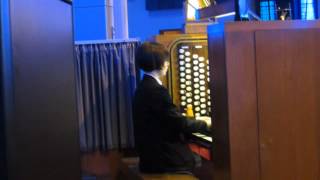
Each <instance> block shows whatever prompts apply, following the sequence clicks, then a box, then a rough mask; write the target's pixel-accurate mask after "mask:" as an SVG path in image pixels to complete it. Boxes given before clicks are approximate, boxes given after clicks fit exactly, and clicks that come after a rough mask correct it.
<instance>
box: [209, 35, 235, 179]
mask: <svg viewBox="0 0 320 180" xmlns="http://www.w3.org/2000/svg"><path fill="white" fill-rule="evenodd" d="M208 38H209V41H208V54H209V61H210V63H209V65H210V79H211V82H212V83H211V87H210V91H211V100H212V104H214V105H213V106H211V112H212V122H214V125H213V126H212V130H213V132H214V135H213V137H214V138H213V150H212V152H213V154H212V157H213V162H214V179H219V180H227V179H230V173H229V172H230V142H229V121H228V118H229V117H228V97H227V96H228V94H227V76H226V63H225V58H226V57H225V42H224V34H223V32H222V31H216V32H214V33H210V34H209V35H208Z"/></svg>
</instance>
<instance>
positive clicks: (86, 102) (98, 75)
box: [75, 42, 138, 152]
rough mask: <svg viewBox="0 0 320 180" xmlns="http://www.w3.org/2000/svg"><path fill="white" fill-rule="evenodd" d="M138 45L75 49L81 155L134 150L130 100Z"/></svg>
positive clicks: (111, 44)
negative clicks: (97, 151)
mask: <svg viewBox="0 0 320 180" xmlns="http://www.w3.org/2000/svg"><path fill="white" fill-rule="evenodd" d="M137 45H138V42H123V43H107V44H88V45H76V46H75V52H76V72H77V95H78V96H77V98H78V111H79V128H80V132H79V133H80V144H81V151H83V152H90V151H95V150H100V151H106V150H110V149H123V148H132V147H133V146H134V137H133V122H132V111H131V104H132V97H133V93H134V90H135V88H136V68H135V63H134V62H135V59H134V54H135V50H136V47H137Z"/></svg>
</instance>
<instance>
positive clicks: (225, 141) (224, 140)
mask: <svg viewBox="0 0 320 180" xmlns="http://www.w3.org/2000/svg"><path fill="white" fill-rule="evenodd" d="M208 39H209V42H208V46H209V59H210V72H211V75H210V76H211V79H212V80H213V83H212V86H211V92H213V94H212V97H211V99H213V103H214V104H215V106H214V107H213V108H214V109H212V112H213V124H214V126H213V128H214V135H213V137H215V139H214V148H213V151H214V152H213V161H214V163H215V167H214V169H215V176H216V177H215V179H218V180H227V179H232V180H293V179H295V180H316V179H319V178H320V131H319V130H318V129H319V128H320V70H319V68H320V49H319V42H320V22H319V21H285V22H280V21H279V22H278V21H275V22H236V23H229V24H219V25H212V26H210V27H209V28H208Z"/></svg>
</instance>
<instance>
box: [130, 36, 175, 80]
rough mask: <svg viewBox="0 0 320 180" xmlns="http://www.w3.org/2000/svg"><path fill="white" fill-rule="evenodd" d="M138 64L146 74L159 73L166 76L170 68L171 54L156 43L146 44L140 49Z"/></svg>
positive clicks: (138, 50)
mask: <svg viewBox="0 0 320 180" xmlns="http://www.w3.org/2000/svg"><path fill="white" fill-rule="evenodd" d="M136 63H137V65H138V67H139V68H140V69H142V70H143V71H145V72H153V71H159V75H161V76H164V75H166V73H167V71H168V67H169V52H168V51H167V50H166V48H165V47H164V46H163V45H161V44H159V43H155V42H145V43H143V44H142V45H141V46H140V47H138V49H137V52H136Z"/></svg>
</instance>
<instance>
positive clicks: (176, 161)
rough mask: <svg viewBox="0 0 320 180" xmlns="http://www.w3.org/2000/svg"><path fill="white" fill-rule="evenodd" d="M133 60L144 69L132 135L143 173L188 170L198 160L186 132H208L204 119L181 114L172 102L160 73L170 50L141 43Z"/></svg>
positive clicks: (164, 70)
mask: <svg viewBox="0 0 320 180" xmlns="http://www.w3.org/2000/svg"><path fill="white" fill-rule="evenodd" d="M136 63H137V65H138V67H139V68H140V69H141V70H143V71H144V76H143V79H142V81H141V82H140V84H139V86H138V88H137V90H136V92H135V95H134V100H133V122H134V135H135V143H136V147H137V151H138V154H139V157H140V164H139V166H140V171H141V172H142V173H177V172H191V171H192V170H193V169H194V167H195V166H196V164H197V159H200V158H199V157H197V155H195V154H194V153H193V152H192V151H191V150H190V148H189V146H188V143H187V142H186V140H185V136H186V135H190V134H192V133H195V132H199V133H207V132H208V131H209V129H210V127H209V126H208V125H207V124H206V122H205V121H201V120H195V119H191V118H187V117H185V116H183V115H182V114H181V113H180V112H179V111H178V108H177V107H176V106H175V105H174V104H173V101H172V98H171V97H170V95H169V92H168V90H167V89H166V88H165V87H164V86H162V82H161V80H160V77H161V76H165V75H166V73H167V71H168V67H169V53H168V51H167V50H166V49H165V47H164V46H162V45H161V44H158V43H153V42H146V43H143V44H142V45H141V46H140V47H138V50H137V52H136Z"/></svg>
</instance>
